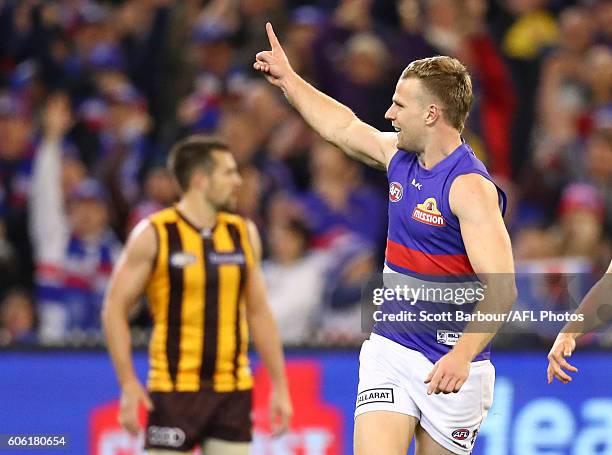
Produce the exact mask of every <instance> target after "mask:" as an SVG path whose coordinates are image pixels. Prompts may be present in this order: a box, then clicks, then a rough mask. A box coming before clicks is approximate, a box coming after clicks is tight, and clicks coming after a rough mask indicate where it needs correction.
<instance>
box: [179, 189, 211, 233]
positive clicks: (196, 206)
mask: <svg viewBox="0 0 612 455" xmlns="http://www.w3.org/2000/svg"><path fill="white" fill-rule="evenodd" d="M176 207H177V208H178V210H179V211H180V212H181V214H182V215H183V216H184V217H186V218H188V219H189V221H190V222H191V223H192V224H194V225H195V226H197V227H198V228H212V227H213V226H214V225H215V222H216V221H217V213H218V210H217V209H215V208H214V207H213V206H212V205H211V204H210V203H208V202H207V201H206V200H205V199H204V198H203V197H202V195H201V194H194V193H185V194H184V195H183V197H182V198H181V200H180V201H179V202H178V203H177V204H176Z"/></svg>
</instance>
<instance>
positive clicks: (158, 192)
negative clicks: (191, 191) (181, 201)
mask: <svg viewBox="0 0 612 455" xmlns="http://www.w3.org/2000/svg"><path fill="white" fill-rule="evenodd" d="M243 178H244V176H243ZM177 200H178V190H177V188H176V184H175V182H174V181H173V179H172V175H171V174H170V172H169V171H168V169H166V168H165V167H163V166H156V167H153V168H151V170H149V172H148V173H147V176H146V178H145V181H144V185H143V197H142V198H141V199H140V201H139V202H138V203H137V204H136V206H134V207H133V208H132V210H131V211H130V216H129V220H128V225H127V231H126V234H127V233H129V232H130V231H131V230H132V228H133V227H134V226H136V224H138V222H139V221H140V220H142V219H144V218H146V217H148V216H149V215H152V214H153V213H155V212H157V211H159V210H161V209H164V208H166V207H169V206H171V205H172V204H173V203H174V202H176V201H177Z"/></svg>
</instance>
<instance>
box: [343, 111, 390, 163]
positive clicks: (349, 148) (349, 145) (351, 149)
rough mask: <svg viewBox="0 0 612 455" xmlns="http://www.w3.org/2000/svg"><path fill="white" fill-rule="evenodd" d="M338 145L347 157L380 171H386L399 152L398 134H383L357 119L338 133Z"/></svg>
mask: <svg viewBox="0 0 612 455" xmlns="http://www.w3.org/2000/svg"><path fill="white" fill-rule="evenodd" d="M335 143H336V145H337V146H338V147H340V149H342V151H344V152H345V153H346V154H347V155H349V156H351V157H353V158H355V159H357V160H359V161H361V162H362V163H364V164H366V165H368V166H370V167H373V168H376V169H380V170H386V169H387V167H388V165H389V162H390V161H391V158H392V157H393V155H394V154H395V152H397V134H396V133H389V132H381V131H378V130H377V129H376V128H374V127H372V126H370V125H368V124H367V123H364V122H362V121H361V120H359V119H358V118H357V117H355V119H354V120H353V121H352V122H351V123H350V124H349V125H348V126H347V127H346V128H344V129H342V130H341V131H339V132H338V137H337V140H336V141H335Z"/></svg>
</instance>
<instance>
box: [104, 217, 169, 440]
mask: <svg viewBox="0 0 612 455" xmlns="http://www.w3.org/2000/svg"><path fill="white" fill-rule="evenodd" d="M156 245H157V239H156V236H155V232H154V228H153V226H152V225H151V224H150V223H149V221H148V220H144V221H141V222H140V223H139V224H138V225H137V226H136V227H135V228H134V230H133V231H132V234H131V235H130V238H129V239H128V242H127V245H126V246H125V248H124V250H123V252H122V253H121V256H120V257H119V261H118V262H117V265H116V266H115V269H114V270H113V275H112V277H111V281H110V284H109V286H108V290H107V292H106V298H105V299H104V307H103V309H102V324H103V327H104V333H105V335H106V344H107V346H108V351H109V353H110V355H111V359H112V361H113V365H114V366H115V372H116V373H117V379H118V381H119V385H120V386H121V403H120V410H119V422H120V423H121V425H122V426H123V427H124V428H125V429H126V430H128V431H129V432H130V433H132V434H136V433H138V429H139V424H138V406H139V404H140V403H143V404H144V405H145V407H147V409H151V408H152V403H151V400H150V398H149V396H148V395H147V393H146V391H145V390H144V388H143V386H142V385H141V384H140V381H139V380H138V377H137V376H136V373H135V372H134V364H133V362H132V353H131V340H130V327H129V315H130V312H131V310H133V309H134V307H135V306H136V305H137V304H138V302H139V300H140V297H141V296H142V294H143V292H144V290H145V286H146V283H147V280H148V278H149V275H150V273H151V270H152V268H153V261H154V260H155V259H154V258H155V254H156V251H157V246H156Z"/></svg>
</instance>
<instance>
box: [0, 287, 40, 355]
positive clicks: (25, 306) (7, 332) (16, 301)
mask: <svg viewBox="0 0 612 455" xmlns="http://www.w3.org/2000/svg"><path fill="white" fill-rule="evenodd" d="M37 341H38V337H37V335H36V313H35V311H34V302H33V301H32V298H31V296H30V294H29V293H28V292H27V291H26V290H25V289H21V288H16V289H12V290H11V291H9V292H8V294H6V295H5V296H4V298H3V300H2V302H0V345H4V346H6V345H11V344H12V345H16V344H34V343H36V342H37Z"/></svg>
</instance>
